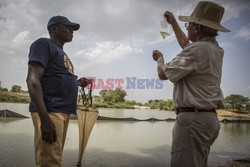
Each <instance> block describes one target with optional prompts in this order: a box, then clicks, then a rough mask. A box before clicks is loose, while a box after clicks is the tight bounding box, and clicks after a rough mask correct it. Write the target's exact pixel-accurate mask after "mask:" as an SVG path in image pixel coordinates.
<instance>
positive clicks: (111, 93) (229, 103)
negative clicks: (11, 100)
mask: <svg viewBox="0 0 250 167" xmlns="http://www.w3.org/2000/svg"><path fill="white" fill-rule="evenodd" d="M0 91H2V92H9V90H8V89H7V88H2V87H0ZM10 92H15V93H21V92H24V91H23V90H22V87H21V86H19V85H13V86H12V88H11V90H10ZM126 96H127V92H126V91H125V90H122V89H115V90H112V89H109V90H107V89H103V90H101V91H100V92H99V96H94V97H93V100H94V103H95V104H96V105H97V106H99V107H115V108H134V106H135V105H136V106H148V107H150V108H151V109H159V110H168V111H173V110H174V104H173V100H172V99H168V100H158V99H156V100H149V101H148V102H146V103H144V104H143V103H141V102H136V101H135V100H126V99H125V97H126ZM1 101H2V100H1ZM225 106H226V109H229V110H232V111H234V112H245V111H250V99H249V97H244V96H242V95H239V94H231V95H229V96H227V97H225Z"/></svg>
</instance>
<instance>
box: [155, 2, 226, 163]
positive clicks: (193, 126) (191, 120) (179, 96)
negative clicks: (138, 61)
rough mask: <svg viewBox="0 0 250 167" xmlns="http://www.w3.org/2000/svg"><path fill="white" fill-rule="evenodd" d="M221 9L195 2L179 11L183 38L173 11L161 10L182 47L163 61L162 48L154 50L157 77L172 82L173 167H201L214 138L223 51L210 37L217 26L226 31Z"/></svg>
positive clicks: (220, 98)
mask: <svg viewBox="0 0 250 167" xmlns="http://www.w3.org/2000/svg"><path fill="white" fill-rule="evenodd" d="M223 14H224V8H223V7H222V6H221V5H219V4H217V3H213V2H208V1H201V2H199V3H198V4H197V6H196V8H195V9H194V11H193V12H192V14H191V15H190V16H179V20H180V21H183V22H186V24H185V26H186V28H187V31H188V36H187V37H186V35H185V34H184V33H183V32H182V30H181V29H180V27H179V25H178V23H177V21H176V20H175V17H174V16H173V14H172V13H171V12H169V11H167V12H165V14H164V16H165V18H166V20H167V21H168V23H170V24H171V25H172V28H173V30H174V32H175V35H176V38H177V41H178V42H179V44H180V46H181V47H182V48H183V50H182V52H181V53H179V54H178V55H177V56H176V57H175V58H174V59H173V60H172V61H170V62H168V63H166V64H164V59H163V55H162V53H161V52H159V51H158V50H155V51H153V58H154V60H155V61H157V70H158V76H159V78H160V79H162V80H167V79H169V80H170V81H171V82H173V83H174V92H173V101H174V106H175V110H176V114H177V117H176V123H175V125H174V128H173V131H172V139H173V140H172V148H171V166H172V167H206V166H207V159H208V156H209V152H210V147H211V145H212V144H213V142H214V141H215V139H216V138H217V137H218V134H219V129H220V124H219V120H218V117H217V114H216V109H219V108H224V97H223V93H222V90H221V88H220V83H221V75H222V62H223V55H224V50H223V49H222V48H221V47H220V46H219V44H218V43H217V41H216V38H215V37H216V36H217V35H218V31H222V32H229V30H228V29H227V28H225V27H223V26H222V25H221V24H220V22H221V19H222V17H223ZM189 41H191V42H192V43H190V42H189Z"/></svg>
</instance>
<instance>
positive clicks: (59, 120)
mask: <svg viewBox="0 0 250 167" xmlns="http://www.w3.org/2000/svg"><path fill="white" fill-rule="evenodd" d="M79 28H80V25H79V24H77V23H73V22H71V21H70V20H69V19H67V18H66V17H63V16H54V17H52V18H51V19H50V20H49V22H48V25H47V29H48V32H49V35H50V38H39V39H38V40H36V41H35V42H33V43H32V45H31V47H30V52H29V61H28V74H27V79H26V82H27V86H28V90H29V94H30V98H31V103H30V106H29V111H30V112H31V116H32V120H33V124H34V131H35V135H34V138H35V140H34V142H35V159H36V166H37V167H44V166H46V167H50V166H51V167H61V166H62V162H61V159H62V152H63V146H64V142H65V138H66V133H67V129H68V124H69V115H70V114H76V104H77V93H78V86H83V85H84V86H86V83H87V81H86V79H85V78H80V79H78V80H77V76H76V75H75V74H74V67H73V64H72V62H71V61H70V59H69V57H68V55H67V54H66V53H65V52H64V50H63V45H64V44H65V43H67V42H71V41H72V38H73V33H74V31H76V30H78V29H79Z"/></svg>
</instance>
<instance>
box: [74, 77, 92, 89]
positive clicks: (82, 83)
mask: <svg viewBox="0 0 250 167" xmlns="http://www.w3.org/2000/svg"><path fill="white" fill-rule="evenodd" d="M77 82H78V86H81V87H84V88H85V87H86V86H88V85H89V84H93V82H94V81H93V79H87V78H85V77H82V78H80V79H78V80H77Z"/></svg>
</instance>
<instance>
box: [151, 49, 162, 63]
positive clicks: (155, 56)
mask: <svg viewBox="0 0 250 167" xmlns="http://www.w3.org/2000/svg"><path fill="white" fill-rule="evenodd" d="M152 57H153V59H154V60H155V61H158V60H159V59H160V58H163V55H162V53H161V52H160V51H158V50H154V51H153V54H152Z"/></svg>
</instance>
